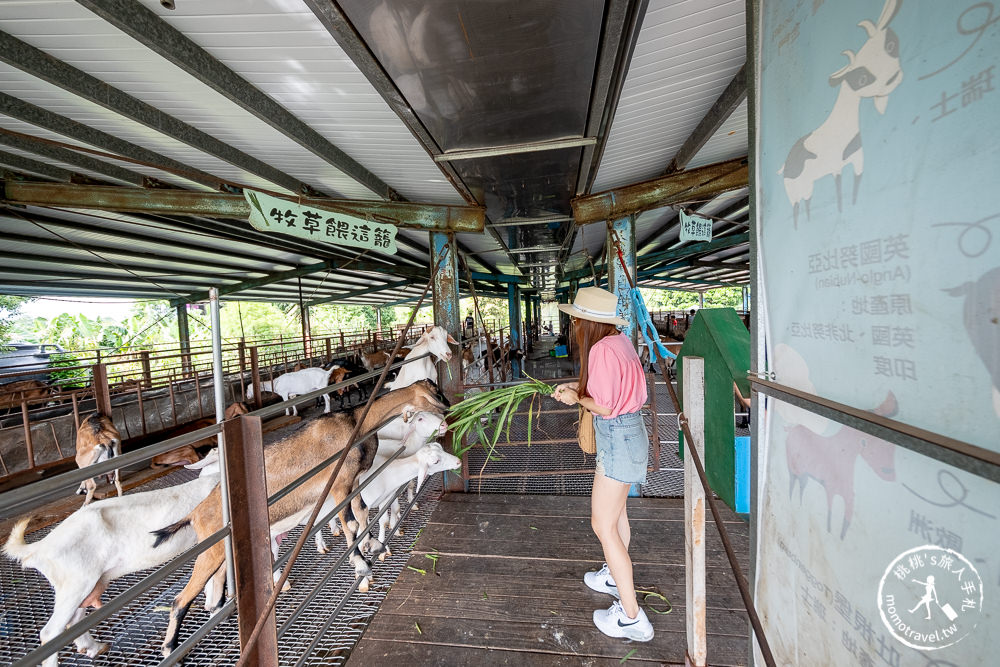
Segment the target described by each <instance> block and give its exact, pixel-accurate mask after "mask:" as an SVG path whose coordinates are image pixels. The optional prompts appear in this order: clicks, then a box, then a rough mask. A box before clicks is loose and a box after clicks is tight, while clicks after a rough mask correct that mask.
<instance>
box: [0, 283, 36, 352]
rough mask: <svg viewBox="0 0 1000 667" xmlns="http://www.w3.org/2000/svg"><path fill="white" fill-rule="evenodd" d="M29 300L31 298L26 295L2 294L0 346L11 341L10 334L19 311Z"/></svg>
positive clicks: (0, 298) (0, 304)
mask: <svg viewBox="0 0 1000 667" xmlns="http://www.w3.org/2000/svg"><path fill="white" fill-rule="evenodd" d="M29 301H31V298H29V297H25V296H11V295H9V294H0V347H3V346H4V345H6V344H7V343H9V342H11V341H10V334H11V330H12V329H13V328H14V323H15V321H16V320H17V316H18V311H19V310H20V309H21V306H23V305H24V304H26V303H28V302H29Z"/></svg>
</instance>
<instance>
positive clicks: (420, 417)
mask: <svg viewBox="0 0 1000 667" xmlns="http://www.w3.org/2000/svg"><path fill="white" fill-rule="evenodd" d="M398 421H399V422H400V423H402V424H403V426H404V427H405V430H404V432H403V433H402V434H401V437H400V438H399V439H398V440H382V439H381V438H379V442H378V454H377V455H376V457H375V463H373V464H372V467H371V468H370V469H369V470H367V471H365V472H363V473H361V475H360V476H359V477H358V482H359V483H360V482H363V481H364V480H366V479H368V478H369V477H371V475H372V473H373V472H374V471H375V470H377V469H378V468H379V467H380V466H381V465H382V464H383V463H385V461H386V459H387V458H389V457H390V456H392V454H393V453H394V452H395V451H396V450H397V449H399V448H400V446H402V447H403V453H402V454H401V455H400V457H399V458H398V459H396V460H395V461H393V465H395V464H396V463H397V462H398V461H400V460H402V459H404V458H406V457H409V456H412V455H413V454H415V453H416V452H417V451H418V450H419V449H420V448H421V447H423V446H424V445H425V444H426V443H427V441H428V440H430V439H432V438H439V437H441V436H443V435H444V434H445V432H446V431H447V430H448V425H447V424H446V423H445V421H444V416H443V415H441V414H440V413H436V412H426V411H422V412H417V413H416V414H414V415H412V416H409V419H408V420H407V421H405V422H403V420H398ZM394 423H395V422H394ZM390 468H391V466H390ZM390 468H387V469H386V470H385V472H383V473H382V474H383V475H386V474H388V473H389V470H390ZM413 477H415V475H414V476H411V477H409V478H407V479H413ZM380 479H381V477H379V478H378V479H377V480H375V481H373V482H372V484H370V485H368V486H367V487H365V488H364V489H362V490H361V499H362V500H363V501H364V504H365V505H369V506H370V505H371V504H373V503H374V502H375V499H376V496H374V495H372V493H373V492H371V491H369V489H371V488H372V487H373V486H376V485H377V483H378V480H380ZM403 481H406V480H403ZM402 483H403V482H399V484H402ZM399 484H396V487H398V486H399ZM396 487H393V488H396ZM332 500H333V499H332V498H329V499H327V501H326V503H325V504H324V505H323V509H322V510H320V513H319V516H325V515H326V514H328V513H329V512H330V510H332V509H333V508H334V507H335V505H334V503H333V502H332ZM410 500H413V498H412V497H411V498H410ZM376 504H377V503H376ZM329 526H330V532H331V533H333V536H334V537H337V536H338V535H340V530H339V529H338V528H337V517H336V516H334V517H332V518H331V519H330V523H329ZM380 541H381V540H380ZM274 548H275V545H274V544H272V549H274ZM316 551H318V552H319V553H321V554H325V553H327V551H329V549H327V547H326V543H325V542H324V541H323V534H322V532H318V533H316ZM383 558H384V556H383Z"/></svg>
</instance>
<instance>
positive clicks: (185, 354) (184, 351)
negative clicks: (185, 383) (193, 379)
mask: <svg viewBox="0 0 1000 667" xmlns="http://www.w3.org/2000/svg"><path fill="white" fill-rule="evenodd" d="M177 340H179V341H180V344H181V371H182V373H183V375H184V376H185V377H190V375H191V329H190V328H189V327H188V311H187V304H186V303H182V304H180V305H179V306H177Z"/></svg>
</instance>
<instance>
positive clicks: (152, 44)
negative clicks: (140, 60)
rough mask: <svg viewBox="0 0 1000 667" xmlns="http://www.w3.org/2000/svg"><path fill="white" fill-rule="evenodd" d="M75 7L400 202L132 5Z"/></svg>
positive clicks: (84, 0)
mask: <svg viewBox="0 0 1000 667" xmlns="http://www.w3.org/2000/svg"><path fill="white" fill-rule="evenodd" d="M77 2H78V3H79V4H81V5H83V6H84V7H86V8H87V9H89V10H90V11H92V12H93V13H95V14H96V15H98V16H99V17H101V18H102V19H104V20H105V21H107V22H108V23H110V24H111V25H113V26H115V27H116V28H118V29H119V30H121V31H122V32H124V33H125V34H127V35H128V36H130V37H132V38H133V39H135V40H136V41H138V42H139V43H140V44H143V45H144V46H146V47H147V48H149V49H151V50H152V51H154V52H155V53H157V54H159V55H160V56H163V57H164V58H166V59H167V60H169V61H170V62H172V63H173V64H174V65H176V66H177V67H180V68H181V69H182V70H184V71H185V72H187V73H188V74H190V75H191V76H193V77H194V78H196V79H198V80H199V81H201V82H202V83H204V84H205V85H207V86H210V87H211V88H212V89H213V90H215V91H216V92H218V93H220V94H221V95H224V96H225V97H227V98H228V99H230V100H232V101H233V102H235V103H236V104H238V105H239V106H241V107H242V108H243V109H245V110H246V111H248V112H250V113H252V114H253V115H254V116H256V117H257V118H259V119H260V120H262V121H264V122H265V123H267V124H268V125H270V126H271V127H273V128H274V129H276V130H277V131H278V132H281V133H282V134H283V135H285V136H286V137H288V138H289V139H291V140H292V141H294V142H295V143H297V144H299V145H300V146H302V147H303V148H305V149H306V150H308V151H309V152H311V153H313V154H314V155H317V156H319V157H321V158H323V160H325V161H326V162H327V163H329V164H331V165H333V166H334V167H336V168H337V169H339V170H340V171H342V172H343V173H344V174H346V175H347V176H349V177H350V178H353V179H354V180H355V181H357V182H358V183H360V184H361V185H363V186H365V187H366V188H368V189H369V190H371V191H372V192H373V193H375V195H376V196H379V197H382V198H384V199H388V200H398V199H400V198H401V196H400V195H399V193H397V192H396V191H395V190H393V189H392V188H391V187H389V186H388V185H387V184H386V183H385V182H383V181H382V180H381V179H380V178H379V177H378V176H376V175H375V174H373V173H372V172H370V171H368V170H367V169H366V168H364V167H363V166H361V164H359V163H358V162H357V161H356V160H355V159H354V158H352V157H351V156H350V155H348V154H347V153H345V152H344V151H342V150H340V149H339V148H337V147H336V146H334V145H333V144H332V143H330V141H328V140H327V139H326V138H325V137H323V135H321V134H320V133H319V132H317V131H316V130H314V129H312V128H311V127H309V125H307V124H306V123H304V122H302V121H301V120H299V119H298V118H297V117H296V116H295V115H293V114H292V113H291V112H289V111H288V110H287V109H285V108H284V107H283V106H281V105H280V104H278V103H277V102H275V101H274V100H273V99H272V98H271V97H269V96H268V95H265V94H264V93H263V92H261V91H260V90H258V89H257V88H256V87H255V86H254V85H253V84H252V83H250V82H249V81H247V80H246V79H244V78H243V77H241V76H240V75H238V74H237V73H236V72H234V71H233V70H231V69H229V68H228V67H226V66H225V65H224V64H222V63H221V62H220V61H219V60H217V59H215V58H214V57H213V56H212V55H211V54H209V52H208V51H206V50H205V49H203V48H201V47H200V46H198V45H197V44H195V43H194V42H193V41H192V40H191V39H189V38H188V37H187V36H185V35H184V34H183V33H181V32H180V31H179V30H177V29H175V28H173V27H172V26H171V25H170V24H169V23H167V22H166V21H164V20H162V19H160V17H159V16H157V15H156V14H155V13H153V12H152V11H151V10H149V9H146V8H145V7H143V6H142V5H140V4H137V3H135V2H134V1H133V0H77Z"/></svg>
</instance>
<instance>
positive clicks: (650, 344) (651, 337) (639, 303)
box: [629, 287, 677, 363]
mask: <svg viewBox="0 0 1000 667" xmlns="http://www.w3.org/2000/svg"><path fill="white" fill-rule="evenodd" d="M629 294H630V296H631V297H632V308H633V310H634V311H635V322H636V326H638V327H639V333H641V334H642V337H643V338H644V339H645V340H646V347H647V348H649V361H650V363H652V362H654V361H656V359H657V357H659V358H660V359H663V360H664V361H666V360H667V359H676V358H677V355H676V354H674V353H673V352H671V351H670V350H668V349H667V346H666V345H664V344H663V343H662V342H660V335H659V334H658V333H657V331H656V327H654V326H653V320H652V319H651V318H650V317H649V311H648V310H646V304H645V303H644V302H643V300H642V295H641V294H639V288H638V287H633V288H632V291H631V292H629Z"/></svg>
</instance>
